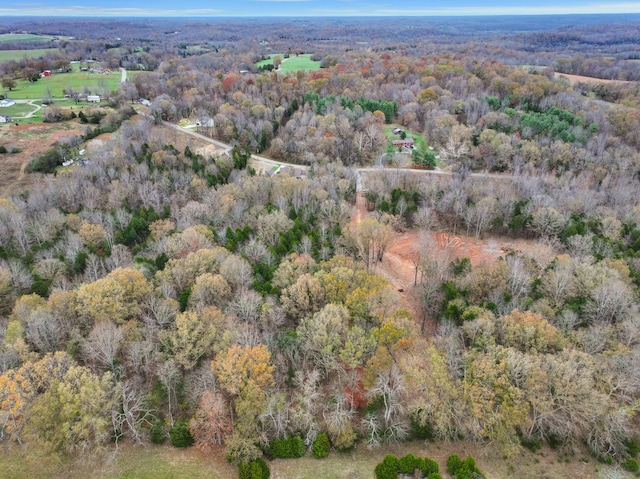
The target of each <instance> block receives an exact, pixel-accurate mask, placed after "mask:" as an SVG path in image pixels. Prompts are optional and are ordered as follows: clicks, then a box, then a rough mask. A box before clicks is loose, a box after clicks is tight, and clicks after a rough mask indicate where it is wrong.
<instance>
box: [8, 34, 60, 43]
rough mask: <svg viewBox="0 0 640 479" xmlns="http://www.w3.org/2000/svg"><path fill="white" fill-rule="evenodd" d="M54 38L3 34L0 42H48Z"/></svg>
mask: <svg viewBox="0 0 640 479" xmlns="http://www.w3.org/2000/svg"><path fill="white" fill-rule="evenodd" d="M53 38H54V37H52V36H50V35H34V34H32V33H3V34H2V35H0V42H24V41H30V42H50V41H51V40H52V39H53Z"/></svg>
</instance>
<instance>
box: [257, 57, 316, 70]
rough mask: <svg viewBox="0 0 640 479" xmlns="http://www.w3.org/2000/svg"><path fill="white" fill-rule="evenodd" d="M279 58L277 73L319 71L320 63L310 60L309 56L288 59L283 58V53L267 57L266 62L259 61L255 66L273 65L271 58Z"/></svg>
mask: <svg viewBox="0 0 640 479" xmlns="http://www.w3.org/2000/svg"><path fill="white" fill-rule="evenodd" d="M276 56H279V57H280V58H281V59H282V63H281V64H280V68H279V69H278V71H279V72H283V73H286V72H296V71H298V70H320V62H318V61H314V60H311V54H310V53H306V54H303V55H291V56H290V57H289V58H285V57H284V53H274V54H273V55H269V58H268V59H266V60H262V61H259V62H258V63H256V66H257V67H258V68H259V67H261V66H264V65H273V58H274V57H276Z"/></svg>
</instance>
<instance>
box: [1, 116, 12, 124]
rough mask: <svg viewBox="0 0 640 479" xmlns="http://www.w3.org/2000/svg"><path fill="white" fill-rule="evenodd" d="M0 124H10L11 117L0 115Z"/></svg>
mask: <svg viewBox="0 0 640 479" xmlns="http://www.w3.org/2000/svg"><path fill="white" fill-rule="evenodd" d="M0 123H11V117H10V116H9V115H0Z"/></svg>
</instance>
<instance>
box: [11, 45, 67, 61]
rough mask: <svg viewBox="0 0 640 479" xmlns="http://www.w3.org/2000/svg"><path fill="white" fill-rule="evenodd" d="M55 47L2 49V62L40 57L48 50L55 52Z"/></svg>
mask: <svg viewBox="0 0 640 479" xmlns="http://www.w3.org/2000/svg"><path fill="white" fill-rule="evenodd" d="M54 51H56V49H54V48H36V49H34V50H0V63H2V62H10V61H13V60H22V59H23V58H40V57H41V56H43V55H46V54H47V53H48V52H54Z"/></svg>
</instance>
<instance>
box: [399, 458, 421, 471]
mask: <svg viewBox="0 0 640 479" xmlns="http://www.w3.org/2000/svg"><path fill="white" fill-rule="evenodd" d="M421 462H422V461H421V459H420V458H418V457H416V456H414V455H413V454H407V455H406V456H403V457H401V458H400V459H398V472H401V473H402V474H413V472H414V471H415V470H416V469H419V468H420V463H421Z"/></svg>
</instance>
